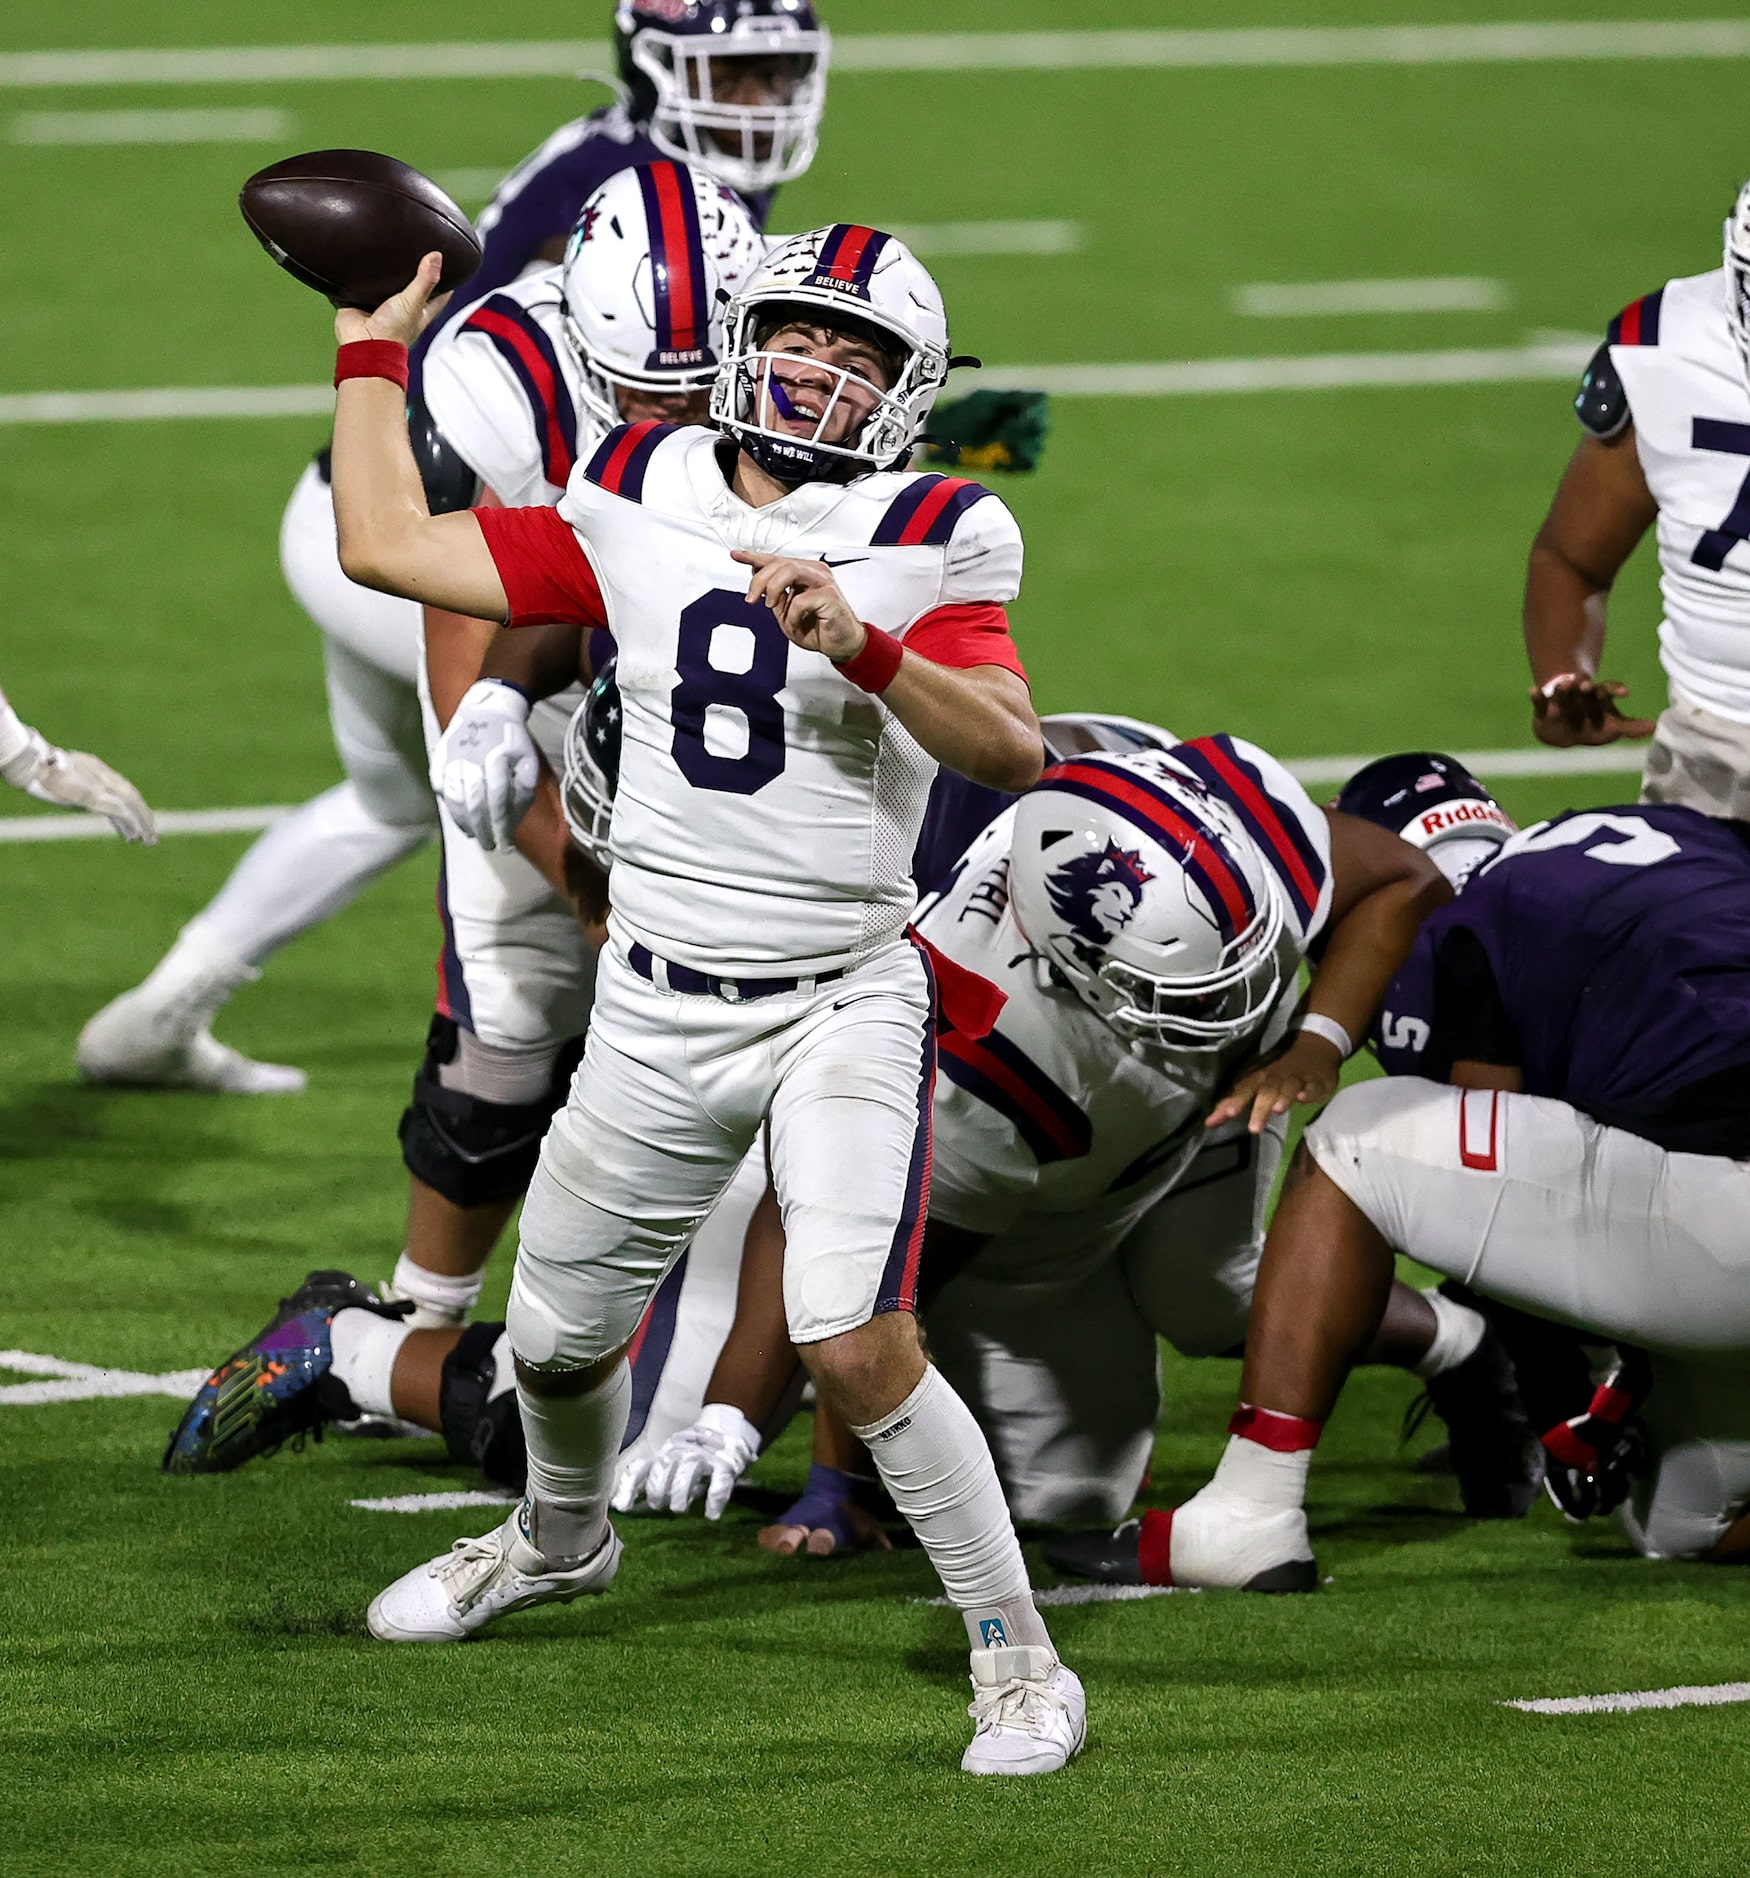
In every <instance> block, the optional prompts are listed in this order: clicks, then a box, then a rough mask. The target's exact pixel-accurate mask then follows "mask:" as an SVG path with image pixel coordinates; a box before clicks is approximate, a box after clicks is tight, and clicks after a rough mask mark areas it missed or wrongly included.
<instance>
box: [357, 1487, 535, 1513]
mask: <svg viewBox="0 0 1750 1878" xmlns="http://www.w3.org/2000/svg"><path fill="white" fill-rule="evenodd" d="M516 1497H517V1496H516V1495H515V1494H514V1493H474V1492H468V1493H393V1494H390V1495H389V1497H388V1498H387V1499H383V1500H349V1501H348V1502H347V1504H348V1505H349V1506H356V1507H358V1508H359V1510H360V1511H361V1512H365V1513H455V1512H460V1510H461V1509H462V1508H463V1507H465V1506H508V1505H510V1504H511V1502H512V1501H514V1500H515V1499H516Z"/></svg>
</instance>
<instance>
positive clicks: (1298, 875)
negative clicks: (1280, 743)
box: [1168, 736, 1325, 929]
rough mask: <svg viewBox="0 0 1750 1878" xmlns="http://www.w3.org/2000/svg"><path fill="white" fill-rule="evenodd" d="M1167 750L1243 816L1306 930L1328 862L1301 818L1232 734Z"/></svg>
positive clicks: (1247, 831)
mask: <svg viewBox="0 0 1750 1878" xmlns="http://www.w3.org/2000/svg"><path fill="white" fill-rule="evenodd" d="M1168 754H1169V755H1170V756H1171V757H1172V759H1173V761H1174V762H1175V763H1182V764H1183V765H1184V766H1185V767H1186V768H1187V769H1188V770H1190V771H1191V772H1192V773H1193V774H1194V775H1196V776H1197V777H1198V778H1199V780H1201V781H1202V782H1203V783H1204V784H1205V785H1206V786H1207V787H1208V789H1209V791H1210V793H1211V794H1213V795H1216V796H1219V797H1220V798H1221V799H1222V800H1223V801H1224V802H1226V803H1227V804H1228V806H1229V807H1230V808H1232V809H1233V810H1234V812H1235V813H1236V814H1237V815H1238V816H1239V818H1240V822H1241V824H1242V825H1243V826H1244V828H1245V831H1246V833H1247V834H1248V835H1250V836H1251V837H1252V839H1253V841H1255V842H1256V843H1257V845H1258V847H1259V849H1260V850H1261V852H1262V853H1263V856H1264V858H1265V860H1267V861H1268V862H1269V863H1270V865H1271V866H1272V867H1273V868H1274V869H1275V870H1276V873H1277V875H1278V877H1279V878H1280V880H1281V882H1282V885H1283V887H1284V888H1285V889H1286V891H1287V895H1288V903H1289V905H1290V906H1292V907H1293V908H1294V910H1295V912H1296V913H1297V914H1298V916H1299V919H1300V924H1301V927H1302V928H1303V929H1304V928H1305V927H1306V925H1307V924H1308V922H1309V921H1310V920H1311V919H1312V916H1313V914H1314V913H1316V912H1317V911H1318V904H1319V896H1320V894H1322V893H1323V892H1324V887H1325V863H1324V861H1323V860H1322V859H1321V858H1320V855H1319V851H1318V849H1317V848H1315V847H1314V846H1313V842H1312V837H1311V836H1310V835H1309V834H1308V833H1307V832H1306V830H1305V828H1303V827H1302V826H1301V822H1300V817H1299V816H1298V815H1295V814H1293V813H1291V812H1290V811H1289V810H1287V809H1285V808H1284V807H1283V806H1282V804H1281V803H1279V802H1278V801H1277V800H1276V798H1275V797H1274V796H1272V795H1271V793H1270V791H1269V790H1268V789H1267V788H1266V787H1265V785H1264V778H1263V776H1262V775H1261V774H1260V773H1259V772H1258V770H1257V769H1256V768H1255V767H1254V766H1253V765H1252V764H1250V763H1248V762H1247V761H1246V760H1245V758H1244V757H1242V756H1241V755H1240V753H1239V752H1238V751H1237V750H1236V749H1235V748H1234V742H1233V739H1232V738H1231V737H1227V736H1220V737H1198V738H1195V739H1194V740H1193V741H1192V742H1190V743H1181V744H1179V745H1177V746H1176V747H1175V748H1174V749H1172V750H1171V751H1169V752H1168Z"/></svg>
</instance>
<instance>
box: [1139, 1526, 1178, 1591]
mask: <svg viewBox="0 0 1750 1878" xmlns="http://www.w3.org/2000/svg"><path fill="white" fill-rule="evenodd" d="M1136 1564H1137V1569H1138V1570H1139V1571H1140V1572H1141V1574H1142V1582H1143V1583H1144V1584H1145V1585H1170V1584H1171V1583H1172V1582H1173V1514H1172V1510H1171V1509H1170V1508H1169V1510H1168V1511H1166V1512H1165V1513H1161V1512H1153V1513H1144V1514H1143V1516H1142V1530H1141V1531H1140V1532H1139V1533H1138V1534H1137V1535H1136Z"/></svg>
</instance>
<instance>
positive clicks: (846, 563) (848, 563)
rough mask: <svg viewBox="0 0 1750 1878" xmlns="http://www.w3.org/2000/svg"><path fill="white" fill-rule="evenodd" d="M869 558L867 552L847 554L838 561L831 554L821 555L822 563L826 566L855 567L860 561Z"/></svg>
mask: <svg viewBox="0 0 1750 1878" xmlns="http://www.w3.org/2000/svg"><path fill="white" fill-rule="evenodd" d="M868 558H869V557H868V555H866V554H847V555H845V556H843V557H842V558H841V559H839V560H837V561H835V560H834V559H833V558H832V556H831V555H829V554H823V555H822V556H821V557H820V559H821V562H822V564H823V565H824V566H826V567H855V566H856V565H857V563H858V562H859V561H866V560H868Z"/></svg>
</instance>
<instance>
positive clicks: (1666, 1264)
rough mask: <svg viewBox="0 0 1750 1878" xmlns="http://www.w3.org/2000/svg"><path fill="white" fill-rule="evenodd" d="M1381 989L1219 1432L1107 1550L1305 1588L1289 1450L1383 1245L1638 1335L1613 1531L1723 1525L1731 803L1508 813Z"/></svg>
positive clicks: (1731, 1444)
mask: <svg viewBox="0 0 1750 1878" xmlns="http://www.w3.org/2000/svg"><path fill="white" fill-rule="evenodd" d="M1387 1002H1388V1008H1390V1009H1392V1010H1393V1011H1394V1012H1395V1013H1396V1014H1397V1024H1396V1032H1397V1050H1398V1052H1399V1054H1397V1055H1396V1056H1395V1057H1394V1055H1393V1054H1392V1053H1390V1052H1388V1053H1387V1054H1386V1055H1385V1061H1386V1066H1387V1068H1388V1069H1389V1070H1392V1071H1394V1072H1395V1073H1393V1074H1391V1075H1389V1076H1388V1077H1387V1078H1385V1079H1384V1080H1380V1081H1374V1082H1367V1083H1359V1084H1355V1085H1353V1086H1351V1087H1349V1088H1347V1089H1345V1090H1343V1091H1342V1092H1341V1093H1340V1094H1339V1095H1338V1096H1337V1098H1336V1099H1335V1100H1334V1101H1333V1102H1332V1103H1331V1105H1330V1107H1329V1108H1328V1109H1326V1110H1325V1112H1324V1114H1323V1115H1321V1116H1320V1117H1319V1118H1318V1119H1317V1120H1316V1121H1315V1122H1314V1123H1313V1124H1312V1126H1311V1127H1310V1128H1309V1129H1308V1130H1307V1134H1306V1137H1305V1140H1304V1142H1303V1144H1302V1147H1301V1149H1300V1150H1299V1152H1298V1154H1297V1156H1296V1160H1295V1164H1294V1167H1293V1168H1292V1169H1291V1171H1290V1174H1289V1178H1288V1185H1287V1188H1286V1190H1285V1192H1284V1195H1283V1198H1282V1202H1281V1204H1280V1206H1279V1207H1278V1209H1277V1212H1276V1216H1275V1219H1274V1220H1273V1221H1272V1223H1271V1227H1270V1232H1269V1236H1268V1238H1267V1240H1266V1243H1265V1249H1264V1257H1263V1260H1262V1263H1261V1265H1260V1268H1259V1274H1258V1284H1257V1292H1256V1297H1255V1300H1254V1306H1253V1319H1252V1328H1251V1331H1250V1334H1249V1335H1248V1338H1247V1344H1246V1361H1245V1370H1244V1374H1243V1377H1242V1382H1241V1398H1242V1399H1241V1404H1240V1408H1239V1411H1238V1413H1237V1414H1236V1415H1235V1417H1234V1419H1233V1421H1232V1422H1231V1423H1230V1424H1229V1436H1230V1439H1229V1441H1228V1446H1227V1450H1226V1453H1225V1454H1224V1456H1223V1458H1222V1461H1221V1464H1220V1466H1219V1467H1218V1468H1217V1470H1216V1474H1215V1477H1214V1479H1213V1480H1212V1481H1211V1482H1210V1484H1209V1485H1208V1486H1206V1487H1205V1488H1203V1489H1202V1491H1201V1492H1199V1493H1198V1494H1196V1495H1195V1496H1194V1497H1193V1498H1192V1499H1191V1500H1189V1501H1187V1502H1186V1503H1185V1504H1184V1505H1183V1506H1181V1507H1178V1508H1177V1509H1175V1510H1174V1511H1172V1512H1170V1513H1150V1514H1148V1515H1147V1516H1145V1518H1144V1519H1143V1521H1142V1522H1141V1526H1140V1528H1139V1529H1138V1530H1137V1531H1136V1532H1135V1533H1133V1534H1131V1535H1128V1538H1127V1544H1128V1552H1129V1560H1128V1563H1129V1566H1130V1575H1132V1576H1140V1577H1141V1578H1143V1579H1144V1580H1146V1581H1148V1582H1151V1583H1157V1584H1168V1583H1171V1584H1181V1585H1204V1586H1212V1587H1233V1586H1247V1585H1256V1584H1257V1583H1258V1582H1259V1580H1260V1579H1267V1580H1269V1581H1271V1582H1272V1585H1273V1588H1280V1589H1300V1590H1310V1589H1312V1587H1313V1586H1314V1585H1315V1584H1316V1582H1317V1573H1316V1568H1315V1566H1314V1563H1313V1557H1312V1550H1311V1546H1310V1544H1309V1543H1308V1539H1307V1529H1306V1516H1305V1512H1304V1508H1303V1501H1304V1497H1305V1492H1306V1484H1307V1475H1308V1468H1309V1465H1310V1462H1311V1459H1312V1451H1313V1448H1314V1447H1315V1445H1316V1444H1317V1441H1318V1438H1319V1435H1320V1432H1321V1430H1322V1427H1323V1424H1324V1421H1325V1419H1326V1417H1327V1416H1328V1415H1329V1413H1330V1410H1331V1408H1332V1405H1333V1404H1334V1403H1335V1401H1336V1398H1337V1395H1338V1393H1339V1391H1340V1389H1341V1387H1342V1383H1343V1378H1344V1376H1345V1374H1346V1372H1347V1369H1348V1367H1349V1365H1350V1364H1351V1362H1353V1361H1354V1360H1355V1356H1356V1353H1357V1352H1358V1351H1359V1350H1361V1349H1363V1348H1364V1347H1365V1345H1366V1343H1367V1341H1368V1339H1369V1338H1370V1337H1371V1335H1372V1334H1373V1327H1374V1325H1375V1323H1376V1322H1377V1320H1378V1318H1379V1314H1380V1311H1381V1309H1382V1306H1383V1304H1384V1301H1385V1299H1386V1297H1387V1294H1388V1288H1389V1286H1390V1284H1391V1279H1392V1270H1393V1263H1392V1262H1393V1255H1394V1252H1397V1251H1401V1252H1404V1253H1407V1254H1408V1255H1409V1256H1410V1257H1412V1258H1416V1259H1419V1260H1420V1261H1421V1262H1422V1263H1424V1264H1427V1265H1430V1266H1432V1267H1433V1268H1434V1269H1435V1270H1436V1271H1441V1272H1445V1273H1447V1274H1448V1275H1449V1276H1451V1277H1453V1278H1457V1279H1459V1280H1461V1281H1462V1282H1463V1283H1465V1284H1467V1285H1469V1286H1470V1287H1472V1288H1473V1289H1474V1290H1476V1291H1477V1292H1480V1293H1482V1294H1483V1295H1485V1296H1487V1297H1490V1298H1495V1299H1500V1300H1503V1301H1504V1302H1506V1303H1508V1304H1510V1305H1512V1306H1514V1307H1516V1308H1518V1309H1520V1310H1524V1311H1528V1312H1531V1313H1533V1314H1535V1315H1537V1316H1539V1317H1547V1318H1551V1319H1554V1320H1555V1321H1556V1322H1558V1323H1563V1324H1568V1325H1571V1326H1573V1327H1575V1328H1577V1329H1579V1330H1581V1331H1583V1332H1585V1333H1587V1334H1589V1335H1590V1336H1592V1337H1594V1338H1597V1339H1599V1340H1602V1341H1606V1342H1614V1343H1617V1344H1619V1345H1623V1346H1627V1347H1629V1348H1637V1349H1638V1348H1645V1349H1647V1350H1650V1351H1651V1352H1652V1353H1653V1355H1652V1363H1651V1370H1652V1373H1653V1376H1654V1378H1655V1381H1654V1389H1653V1397H1654V1399H1657V1398H1658V1397H1659V1395H1660V1394H1661V1392H1663V1394H1664V1397H1665V1407H1664V1408H1663V1409H1662V1410H1661V1411H1660V1414H1661V1415H1662V1416H1663V1417H1664V1418H1665V1419H1664V1421H1663V1425H1662V1427H1661V1428H1660V1430H1659V1433H1658V1435H1657V1437H1656V1439H1657V1440H1658V1442H1659V1443H1660V1444H1661V1445H1660V1449H1659V1455H1658V1458H1657V1461H1656V1464H1655V1465H1654V1466H1653V1468H1652V1470H1651V1471H1650V1473H1649V1474H1648V1475H1647V1477H1646V1479H1645V1480H1644V1482H1643V1483H1642V1485H1641V1486H1640V1487H1639V1488H1638V1489H1637V1492H1636V1498H1635V1503H1634V1507H1633V1509H1632V1511H1631V1514H1630V1519H1629V1529H1630V1532H1631V1535H1632V1536H1634V1537H1635V1539H1636V1542H1637V1543H1638V1544H1640V1545H1641V1546H1642V1547H1643V1549H1645V1550H1647V1551H1649V1552H1653V1553H1658V1554H1661V1555H1686V1556H1694V1555H1698V1554H1700V1555H1712V1556H1719V1557H1725V1556H1732V1555H1735V1554H1736V1553H1738V1552H1739V1551H1741V1550H1743V1549H1744V1548H1745V1540H1746V1537H1747V1536H1750V1526H1738V1525H1736V1524H1735V1522H1736V1521H1737V1519H1738V1516H1739V1514H1740V1513H1741V1511H1742V1508H1743V1505H1744V1502H1745V1500H1746V1498H1750V1468H1747V1467H1746V1466H1745V1459H1746V1455H1747V1454H1750V1449H1746V1447H1745V1446H1744V1434H1745V1431H1746V1426H1747V1424H1746V1423H1745V1419H1744V1410H1745V1406H1746V1403H1745V1397H1744V1392H1743V1390H1742V1387H1741V1384H1740V1382H1739V1380H1738V1379H1739V1378H1740V1377H1741V1375H1742V1371H1743V1361H1744V1353H1745V1351H1746V1350H1747V1349H1750V1271H1747V1268H1746V1266H1745V1262H1744V1259H1743V1256H1742V1248H1743V1218H1744V1211H1745V1208H1746V1206H1747V1205H1750V1103H1747V1101H1746V1097H1745V1090H1746V1088H1747V1087H1750V852H1747V850H1746V844H1745V839H1744V833H1743V829H1742V828H1741V826H1739V825H1737V824H1734V823H1728V822H1724V821H1719V820H1714V819H1711V818H1710V817H1708V816H1706V815H1704V814H1702V813H1700V812H1698V811H1696V810H1693V809H1690V808H1686V807H1682V806H1678V805H1642V806H1640V807H1631V808H1619V809H1603V810H1592V811H1587V812H1585V813H1569V814H1566V815H1562V816H1558V817H1556V818H1555V819H1554V820H1553V821H1551V822H1546V823H1540V824H1539V825H1538V826H1536V827H1534V828H1529V829H1527V830H1525V831H1524V832H1523V833H1522V834H1518V835H1515V836H1514V837H1513V838H1512V840H1510V841H1509V842H1508V843H1507V844H1506V845H1505V846H1504V847H1503V848H1502V849H1501V850H1500V852H1499V854H1498V855H1497V856H1496V857H1495V858H1494V859H1493V860H1492V861H1490V862H1489V863H1488V864H1487V865H1486V866H1485V867H1483V868H1481V869H1480V870H1479V871H1478V872H1477V873H1476V874H1475V875H1474V876H1473V877H1472V878H1471V880H1470V881H1469V883H1468V884H1467V885H1466V888H1465V890H1464V892H1463V894H1462V895H1461V896H1460V897H1459V899H1458V900H1457V901H1455V902H1454V904H1453V905H1452V906H1451V907H1449V908H1446V909H1444V910H1443V911H1442V912H1440V913H1438V914H1436V915H1435V916H1434V917H1433V918H1432V919H1430V921H1429V922H1428V924H1427V926H1426V927H1424V929H1423V931H1422V934H1421V936H1420V938H1419V939H1418V941H1417V946H1416V950H1415V951H1414V952H1413V953H1412V955H1411V959H1410V961H1409V964H1408V965H1407V966H1406V969H1405V971H1404V973H1403V974H1401V975H1400V978H1399V981H1398V982H1397V983H1396V984H1395V985H1394V986H1393V988H1392V992H1391V996H1390V998H1389V999H1388V1001H1387ZM1405 1072H1408V1073H1405ZM1623 1393H1624V1392H1623V1391H1622V1390H1620V1389H1619V1388H1617V1387H1614V1386H1606V1387H1605V1388H1603V1389H1602V1390H1601V1391H1600V1392H1599V1396H1598V1398H1596V1399H1595V1401H1594V1403H1593V1404H1592V1411H1593V1412H1592V1413H1591V1414H1589V1415H1582V1416H1581V1417H1577V1418H1575V1420H1576V1425H1575V1426H1574V1427H1573V1428H1571V1429H1569V1430H1568V1433H1569V1434H1570V1435H1571V1436H1572V1437H1573V1440H1572V1441H1570V1442H1563V1441H1562V1440H1560V1439H1559V1438H1558V1440H1557V1441H1555V1442H1553V1443H1550V1445H1551V1446H1552V1449H1553V1451H1554V1452H1555V1453H1556V1457H1557V1459H1558V1460H1563V1461H1565V1462H1571V1463H1573V1464H1575V1465H1576V1466H1578V1467H1580V1468H1582V1469H1584V1468H1585V1467H1586V1466H1588V1465H1592V1466H1594V1467H1595V1466H1596V1463H1597V1460H1598V1455H1597V1452H1596V1448H1597V1444H1599V1443H1600V1442H1606V1443H1608V1444H1610V1445H1614V1443H1615V1434H1616V1433H1620V1432H1621V1423H1622V1414H1623V1410H1624V1409H1625V1407H1626V1406H1627V1403H1626V1402H1625V1401H1623V1400H1614V1399H1613V1398H1617V1397H1621V1396H1622V1395H1623ZM1649 1418H1650V1419H1657V1418H1656V1417H1654V1416H1653V1411H1652V1409H1651V1404H1649ZM1613 1430H1614V1431H1615V1432H1614V1433H1613V1432H1612V1431H1613ZM1545 1439H1546V1442H1549V1441H1550V1437H1549V1436H1547V1435H1546V1437H1545ZM1586 1447H1592V1448H1593V1449H1594V1452H1593V1454H1592V1455H1591V1456H1590V1457H1588V1455H1587V1454H1585V1453H1584V1452H1583V1451H1582V1450H1583V1449H1584V1448H1586ZM1609 1458H1610V1461H1611V1463H1612V1464H1613V1465H1614V1464H1616V1463H1617V1462H1619V1461H1620V1452H1619V1453H1617V1454H1613V1455H1612V1456H1610V1457H1609ZM1121 1537H1122V1535H1121ZM1110 1563H1112V1561H1108V1564H1110ZM1110 1575H1116V1573H1112V1574H1110Z"/></svg>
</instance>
